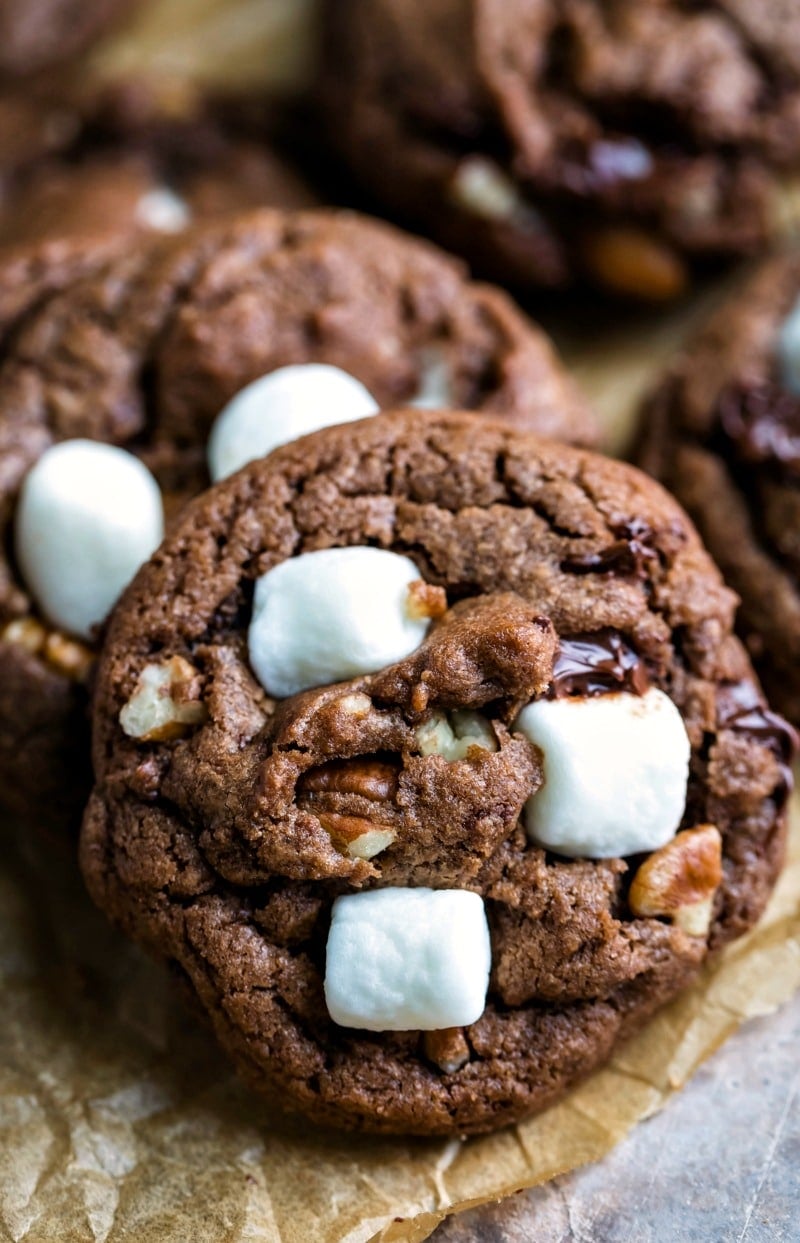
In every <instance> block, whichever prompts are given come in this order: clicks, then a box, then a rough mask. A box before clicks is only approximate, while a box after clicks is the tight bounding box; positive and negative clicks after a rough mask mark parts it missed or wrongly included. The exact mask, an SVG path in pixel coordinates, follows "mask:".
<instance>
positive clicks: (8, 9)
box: [0, 0, 135, 78]
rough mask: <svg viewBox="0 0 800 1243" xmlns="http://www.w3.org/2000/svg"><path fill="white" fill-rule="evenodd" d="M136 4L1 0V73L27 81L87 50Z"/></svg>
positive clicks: (129, 0)
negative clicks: (34, 74) (39, 72)
mask: <svg viewBox="0 0 800 1243" xmlns="http://www.w3.org/2000/svg"><path fill="white" fill-rule="evenodd" d="M134 3H135V0H0V75H3V76H7V77H14V78H18V77H23V76H24V75H25V74H29V73H34V72H38V71H40V70H43V69H47V68H49V67H50V66H51V65H56V64H62V63H63V62H64V61H66V60H68V59H69V58H70V57H72V56H75V55H76V54H77V53H78V52H81V51H83V50H84V48H86V47H88V46H89V45H90V44H91V43H93V42H94V41H95V39H97V37H98V36H99V35H100V34H102V33H103V32H104V31H105V30H106V29H107V28H108V27H109V26H110V25H111V24H112V23H113V22H114V21H117V20H119V19H120V18H121V17H123V16H124V15H125V14H126V13H127V12H128V11H129V10H131V9H132V8H133V6H134Z"/></svg>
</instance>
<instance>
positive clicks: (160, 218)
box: [136, 186, 192, 233]
mask: <svg viewBox="0 0 800 1243" xmlns="http://www.w3.org/2000/svg"><path fill="white" fill-rule="evenodd" d="M136 219H137V221H138V223H139V224H142V225H144V227H145V228H146V229H155V230H156V232H157V233H182V232H183V230H184V229H186V228H188V226H189V224H190V223H191V219H192V213H191V212H190V210H189V207H188V204H187V203H185V202H184V200H183V199H182V198H180V197H179V196H178V195H177V194H176V193H175V192H174V190H170V189H169V187H168V186H157V187H156V188H155V189H154V190H148V191H147V193H146V194H143V195H142V197H141V198H140V199H139V202H138V203H137V204H136Z"/></svg>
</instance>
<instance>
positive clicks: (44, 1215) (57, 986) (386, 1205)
mask: <svg viewBox="0 0 800 1243" xmlns="http://www.w3.org/2000/svg"><path fill="white" fill-rule="evenodd" d="M312 23H313V0H152V2H151V3H149V4H147V5H145V6H144V7H143V8H142V10H141V11H140V12H139V14H138V15H137V17H136V21H135V23H134V25H133V26H132V27H131V28H130V29H129V30H128V32H126V34H125V35H124V36H121V37H118V38H117V39H116V40H115V41H114V42H113V43H112V44H110V45H109V46H108V47H106V48H105V49H103V50H101V52H100V53H99V54H97V55H96V57H95V65H96V66H99V68H100V70H101V71H102V72H103V73H107V74H109V73H110V74H120V73H131V72H135V71H136V70H138V69H140V68H142V67H143V66H145V67H148V68H156V69H157V70H159V71H160V72H163V73H167V74H168V75H170V76H173V77H174V76H177V77H183V76H191V77H200V78H204V79H207V80H208V79H210V80H214V81H223V80H224V81H227V82H231V81H235V82H240V83H242V84H249V83H252V82H257V81H264V82H268V83H270V84H272V85H281V86H283V85H292V84H295V83H297V82H299V81H301V80H302V78H303V76H304V75H306V74H307V72H308V64H309V59H308V54H307V53H308V46H309V36H310V32H311V30H312ZM719 296H720V289H719V287H718V288H715V289H713V290H710V291H707V292H706V293H705V294H703V295H701V296H700V297H699V298H697V299H695V300H694V301H693V302H692V303H691V305H688V306H684V307H679V308H677V309H676V310H674V311H671V312H670V313H669V314H660V315H656V314H653V315H650V316H645V317H644V318H643V317H642V316H641V315H636V316H633V317H631V319H630V321H629V322H627V323H626V322H624V321H623V322H620V323H618V324H617V325H616V326H615V327H612V328H610V329H609V328H607V327H603V329H602V331H601V330H599V329H598V328H597V326H596V323H595V311H596V307H594V306H592V305H587V306H585V307H583V308H578V309H577V311H576V312H575V313H574V315H573V314H570V315H567V316H565V315H564V314H563V313H561V314H559V315H558V317H556V318H555V319H554V320H553V322H552V323H551V324H549V326H550V327H551V328H552V330H553V331H554V332H555V334H556V336H557V338H558V340H559V343H560V344H561V346H562V348H563V349H564V350H565V352H566V354H567V356H568V358H569V360H570V362H571V364H572V365H573V366H574V368H575V370H576V372H577V373H578V375H579V377H580V378H581V380H582V381H583V382H584V384H585V386H586V387H587V389H588V390H589V392H590V393H591V394H592V395H593V396H594V398H595V400H596V401H597V403H598V405H599V407H600V410H601V414H602V416H603V419H604V422H605V424H606V428H607V431H608V434H609V440H610V442H611V443H612V444H613V445H615V446H617V447H619V446H621V445H622V444H624V442H625V440H626V439H627V438H628V436H629V433H630V428H631V422H632V411H633V409H634V406H635V403H636V400H637V398H638V396H639V395H640V393H641V391H642V390H643V388H645V387H646V386H647V385H648V384H649V383H650V382H651V380H652V378H653V377H654V376H655V375H656V374H657V371H658V369H659V367H660V366H661V365H662V363H663V361H664V360H665V358H666V357H667V356H668V355H669V353H670V352H671V351H672V349H674V348H675V345H676V344H677V342H678V341H679V340H680V339H681V338H682V337H684V336H686V335H687V334H690V333H691V331H692V329H693V327H694V325H695V323H697V322H698V320H699V319H700V318H701V317H702V315H703V314H704V313H705V310H706V305H707V303H708V302H709V301H711V300H713V299H715V298H717V297H719ZM601 318H603V319H605V318H607V317H606V316H605V315H604V316H603V317H601ZM170 983H171V982H170V981H169V980H168V978H167V977H166V974H165V973H164V971H162V969H161V968H159V967H158V966H156V965H154V964H152V963H150V962H148V961H147V960H145V959H144V957H143V956H142V955H140V954H139V952H138V951H137V950H135V949H134V948H132V947H131V946H129V945H127V944H126V943H125V942H124V941H123V940H122V939H121V938H119V937H118V936H117V935H116V934H115V933H113V932H112V931H111V930H109V929H108V927H107V926H106V924H105V923H104V921H103V919H102V918H101V916H100V915H99V914H98V913H97V912H95V911H94V910H93V909H92V908H91V906H90V904H89V902H88V900H87V898H86V896H85V894H84V892H83V888H82V885H81V882H80V878H79V876H78V873H77V868H76V866H75V862H74V859H73V857H72V853H71V852H70V851H69V850H68V849H66V848H65V847H64V846H63V845H59V844H48V843H47V842H43V841H41V840H36V839H34V838H32V837H30V835H25V834H22V833H21V831H19V830H18V829H16V828H15V827H14V826H12V825H3V824H0V1238H2V1240H3V1241H5V1240H14V1243H22V1241H23V1240H24V1241H25V1243H45V1241H47V1240H58V1241H59V1243H83V1241H84V1240H86V1241H90V1243H186V1240H192V1243H254V1241H258V1243H312V1241H313V1243H317V1241H319V1243H367V1241H368V1240H372V1239H376V1240H377V1239H382V1240H394V1241H400V1240H403V1241H406V1243H412V1241H415V1240H421V1239H424V1238H426V1237H427V1236H428V1235H429V1234H430V1233H431V1231H432V1230H433V1229H434V1228H435V1226H436V1225H437V1223H438V1222H439V1221H440V1220H441V1219H442V1218H443V1217H444V1216H445V1215H446V1214H448V1213H450V1212H453V1211H455V1210H457V1209H459V1208H464V1207H466V1206H469V1205H475V1204H478V1203H481V1202H483V1201H486V1200H493V1199H498V1198H500V1197H502V1196H504V1195H506V1194H508V1193H510V1192H512V1191H515V1190H517V1189H519V1188H522V1187H530V1186H533V1185H535V1184H536V1183H539V1182H543V1181H545V1180H547V1179H549V1178H552V1177H553V1176H555V1175H556V1174H559V1173H562V1172H564V1171H566V1170H568V1169H571V1168H573V1167H575V1166H577V1165H579V1164H581V1163H585V1162H588V1161H595V1160H598V1159H600V1158H601V1157H602V1156H603V1154H604V1153H605V1152H607V1151H608V1150H609V1149H610V1148H611V1147H612V1146H613V1145H614V1144H615V1143H616V1142H617V1141H618V1140H619V1139H620V1138H621V1137H622V1136H623V1135H624V1134H625V1133H626V1131H628V1130H629V1129H630V1128H631V1127H632V1126H633V1125H635V1123H636V1122H638V1121H639V1120H641V1119H643V1118H645V1117H647V1116H648V1115H650V1114H652V1113H653V1112H655V1111H656V1110H658V1109H660V1108H661V1107H662V1106H663V1105H664V1103H665V1102H666V1100H667V1099H668V1097H669V1096H670V1094H671V1093H672V1092H674V1091H676V1090H678V1089H679V1088H680V1087H681V1086H682V1085H683V1084H684V1083H685V1082H686V1080H687V1079H688V1078H689V1077H690V1076H691V1074H692V1072H693V1071H694V1070H695V1069H696V1067H697V1066H698V1065H699V1064H700V1063H701V1062H702V1061H703V1059H704V1058H706V1057H708V1056H709V1054H711V1053H712V1052H713V1051H714V1049H715V1048H717V1047H718V1046H719V1044H720V1043H721V1042H722V1041H723V1040H725V1039H726V1038H727V1037H728V1036H730V1035H731V1034H732V1033H733V1032H734V1031H735V1029H736V1028H737V1027H738V1026H739V1025H740V1024H741V1023H742V1022H744V1021H745V1020H747V1019H749V1018H752V1017H755V1016H757V1015H764V1014H767V1013H769V1012H770V1011H772V1010H774V1009H775V1008H776V1007H778V1006H779V1005H780V1004H781V1003H782V1002H784V1001H785V1000H786V999H788V998H789V996H790V995H791V994H792V993H793V991H794V990H795V989H797V988H798V987H800V807H798V806H797V805H796V806H795V808H794V812H793V831H792V836H791V847H790V855H789V861H788V865H787V868H786V870H785V872H784V875H783V878H782V880H781V882H780V884H779V887H778V889H777V891H776V893H775V895H774V898H773V901H772V903H771V905H770V908H769V911H768V913H767V915H766V917H765V919H764V920H763V921H762V923H761V925H760V926H759V927H758V929H756V930H755V932H753V933H752V934H751V935H750V936H749V937H748V938H747V939H745V940H744V941H742V942H739V943H738V944H737V945H735V946H733V947H732V948H731V949H730V950H729V951H728V953H726V954H725V955H724V957H723V958H722V959H721V960H720V961H719V962H718V963H716V965H715V966H714V967H713V968H711V969H709V970H707V971H706V973H705V974H704V976H703V977H702V979H701V980H700V981H699V983H698V984H697V985H696V987H694V988H693V989H692V990H691V991H690V992H688V993H686V994H685V995H684V996H683V997H682V998H680V999H679V1000H678V1001H677V1002H676V1003H675V1004H673V1005H672V1006H670V1007H669V1008H667V1009H666V1010H664V1011H663V1012H662V1013H661V1014H660V1015H658V1016H657V1017H656V1019H655V1020H654V1021H653V1022H652V1023H651V1024H650V1025H649V1026H648V1027H647V1028H646V1029H645V1030H644V1031H643V1032H642V1033H641V1034H640V1035H639V1036H638V1037H637V1038H636V1039H635V1040H633V1041H632V1042H630V1043H629V1044H628V1045H627V1046H626V1047H624V1048H623V1049H622V1050H620V1052H619V1053H618V1054H617V1056H616V1057H615V1058H614V1059H613V1061H612V1062H611V1063H610V1064H609V1065H608V1066H607V1067H606V1068H605V1069H604V1070H602V1071H600V1072H599V1073H598V1074H596V1075H594V1076H593V1077H592V1078H591V1079H589V1080H588V1081H587V1082H586V1083H584V1084H583V1085H582V1086H581V1087H580V1088H578V1089H577V1090H576V1091H575V1092H573V1093H572V1094H571V1095H570V1096H569V1097H568V1098H567V1099H566V1100H565V1101H564V1102H563V1103H562V1104H560V1105H558V1106H556V1107H555V1108H553V1109H551V1110H549V1111H548V1112H547V1113H545V1114H543V1115H541V1116H540V1117H538V1118H535V1119H533V1120H531V1121H530V1122H528V1123H526V1124H525V1125H523V1126H520V1127H517V1128H515V1129H512V1130H507V1131H505V1132H502V1133H501V1134H499V1135H496V1136H493V1137H489V1138H484V1139H476V1140H471V1141H469V1142H467V1143H463V1144H462V1143H459V1142H457V1141H452V1142H441V1141H435V1142H433V1141H432V1142H421V1141H410V1142H402V1141H396V1142H395V1141H390V1140H376V1139H374V1138H366V1139H364V1138H354V1137H348V1136H342V1135H336V1134H331V1133H329V1132H325V1131H322V1130H320V1129H318V1128H315V1127H314V1126H313V1125H312V1124H309V1123H302V1122H296V1121H287V1120H286V1119H283V1118H281V1117H280V1116H279V1115H278V1114H277V1113H274V1112H273V1111H272V1110H271V1109H270V1107H269V1105H268V1104H264V1103H262V1102H259V1101H255V1100H253V1099H252V1098H251V1097H250V1096H249V1095H248V1094H247V1092H246V1091H245V1090H244V1089H243V1088H242V1087H241V1086H240V1085H239V1084H238V1083H237V1081H236V1080H235V1079H234V1077H233V1076H232V1075H231V1073H230V1071H229V1069H228V1067H227V1065H226V1063H225V1060H224V1059H223V1057H222V1056H221V1055H220V1053H219V1052H218V1050H217V1048H216V1046H215V1045H214V1043H213V1041H212V1039H211V1037H210V1036H209V1035H208V1034H207V1033H206V1031H205V1029H204V1028H203V1026H202V1025H201V1024H200V1023H199V1022H198V1021H197V1018H196V1016H194V1015H193V1014H190V1013H187V1012H186V1011H185V1010H184V1009H183V1008H182V1006H181V1005H180V1004H179V1003H178V1002H177V1001H176V1000H175V999H174V996H173V990H172V988H171V987H170Z"/></svg>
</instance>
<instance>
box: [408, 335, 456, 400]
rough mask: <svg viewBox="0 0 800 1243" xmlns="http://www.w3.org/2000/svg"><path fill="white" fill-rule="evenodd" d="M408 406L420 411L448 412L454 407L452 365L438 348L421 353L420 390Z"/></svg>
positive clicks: (433, 347) (432, 347) (431, 348)
mask: <svg viewBox="0 0 800 1243" xmlns="http://www.w3.org/2000/svg"><path fill="white" fill-rule="evenodd" d="M408 404H409V405H410V406H415V407H416V408H417V409H418V410H447V409H448V407H452V405H453V377H452V373H451V369H450V364H449V362H448V361H447V357H446V356H445V354H444V351H443V350H441V349H437V348H436V346H431V347H430V348H429V349H426V350H423V351H422V352H421V357H420V376H419V388H418V389H417V391H416V393H415V394H414V396H413V397H412V399H411V401H410V402H409V403H408Z"/></svg>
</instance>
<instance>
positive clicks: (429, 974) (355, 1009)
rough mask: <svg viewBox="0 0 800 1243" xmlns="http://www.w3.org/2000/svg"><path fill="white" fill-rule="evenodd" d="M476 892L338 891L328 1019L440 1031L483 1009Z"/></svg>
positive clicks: (485, 938)
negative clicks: (342, 894)
mask: <svg viewBox="0 0 800 1243" xmlns="http://www.w3.org/2000/svg"><path fill="white" fill-rule="evenodd" d="M491 961H492V956H491V944H490V941H489V926H488V924H487V922H486V912H485V910H484V906H483V899H482V898H481V897H480V896H479V895H478V894H477V893H468V892H467V891H466V890H464V889H372V890H369V891H367V892H365V893H351V894H346V895H345V896H344V897H340V898H337V899H336V901H335V902H334V904H333V914H332V918H331V929H330V933H329V934H328V950H327V963H326V970H325V1001H326V1003H327V1006H328V1011H329V1012H330V1016H331V1018H332V1019H333V1021H334V1023H338V1024H339V1025H340V1027H358V1028H361V1029H362V1030H365V1031H373V1032H382V1031H396V1032H402V1031H440V1030H441V1029H442V1028H446V1027H466V1026H469V1024H470V1023H475V1022H477V1020H478V1019H479V1018H480V1016H481V1015H482V1014H483V1010H484V1007H485V1005H486V993H487V990H488V987H489V971H490V969H491Z"/></svg>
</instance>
